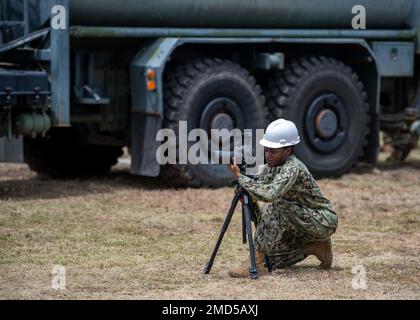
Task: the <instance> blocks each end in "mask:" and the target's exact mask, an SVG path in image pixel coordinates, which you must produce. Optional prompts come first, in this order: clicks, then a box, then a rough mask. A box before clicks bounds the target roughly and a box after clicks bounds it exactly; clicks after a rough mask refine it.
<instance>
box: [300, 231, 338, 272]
mask: <svg viewBox="0 0 420 320" xmlns="http://www.w3.org/2000/svg"><path fill="white" fill-rule="evenodd" d="M304 252H305V254H306V255H308V256H312V255H313V256H315V257H317V258H318V260H319V261H321V264H320V266H319V267H320V268H321V269H330V268H331V266H332V262H333V252H332V244H331V238H330V239H328V240H327V241H322V242H321V241H320V242H312V243H309V244H307V245H306V246H305V248H304Z"/></svg>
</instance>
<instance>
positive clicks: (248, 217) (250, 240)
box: [243, 194, 259, 279]
mask: <svg viewBox="0 0 420 320" xmlns="http://www.w3.org/2000/svg"><path fill="white" fill-rule="evenodd" d="M243 199H244V203H243V210H244V216H245V224H246V231H247V234H248V244H249V253H250V255H251V268H250V270H249V271H250V275H251V279H258V277H259V275H258V269H257V262H256V258H255V247H254V240H253V237H252V225H251V206H250V202H249V200H250V199H249V196H248V195H246V194H245V195H244V197H243Z"/></svg>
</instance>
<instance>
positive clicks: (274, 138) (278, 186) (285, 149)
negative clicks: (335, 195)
mask: <svg viewBox="0 0 420 320" xmlns="http://www.w3.org/2000/svg"><path fill="white" fill-rule="evenodd" d="M299 142H300V137H299V134H298V130H297V128H296V126H295V124H294V123H293V122H290V121H286V120H283V119H280V120H277V121H275V122H273V123H272V124H270V126H269V127H268V128H267V131H266V134H265V136H264V139H263V140H262V141H261V142H260V144H261V145H263V146H264V147H265V155H266V159H267V165H266V166H265V167H264V170H263V171H262V173H261V174H260V175H259V176H258V179H256V180H255V179H251V178H249V177H247V176H245V175H243V174H241V173H240V170H239V168H238V167H237V165H236V164H235V165H232V166H231V170H232V172H233V173H234V175H235V176H236V177H237V178H238V181H239V183H240V185H241V186H242V187H243V188H244V189H246V190H247V191H248V192H249V193H250V194H251V196H252V197H253V198H254V199H255V200H257V201H262V202H266V203H268V205H266V206H263V207H262V208H261V210H260V211H259V212H256V216H257V217H256V218H257V224H256V231H255V239H254V241H255V249H256V257H257V267H258V271H259V274H260V275H264V274H266V273H267V272H268V271H267V270H268V269H267V265H266V262H267V261H268V262H269V263H270V267H271V268H272V269H276V268H285V267H288V266H291V265H294V264H296V263H298V262H300V261H302V260H304V259H306V258H307V257H308V256H310V255H315V256H316V257H317V258H318V259H319V260H320V261H321V265H320V268H323V269H328V268H330V267H331V265H332V260H333V253H332V247H331V235H332V234H334V233H335V231H336V229H337V224H338V219H337V215H336V213H335V212H334V209H333V207H332V205H331V203H330V201H329V200H328V199H327V198H325V197H324V195H323V194H322V192H321V190H320V188H319V186H318V184H317V183H316V181H315V180H314V178H313V177H312V175H311V174H310V172H309V171H308V169H307V168H306V166H305V165H304V164H303V163H302V162H301V161H300V160H299V159H298V158H297V157H296V156H295V155H294V146H295V145H297V144H298V143H299ZM229 275H230V276H231V277H249V259H248V260H247V261H246V262H245V263H244V264H243V265H241V266H238V267H235V268H233V269H232V270H230V272H229Z"/></svg>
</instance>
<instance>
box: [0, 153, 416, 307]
mask: <svg viewBox="0 0 420 320" xmlns="http://www.w3.org/2000/svg"><path fill="white" fill-rule="evenodd" d="M320 185H321V187H322V189H323V191H324V193H325V194H326V195H327V197H329V198H330V199H331V200H332V202H333V203H334V206H335V208H336V211H337V212H338V214H339V219H340V227H339V230H338V232H337V234H336V235H335V236H334V238H333V245H334V252H335V262H334V268H333V269H332V270H329V271H320V270H318V269H317V265H318V262H317V260H316V259H315V258H313V257H310V258H308V259H307V260H305V261H304V262H302V263H300V264H298V265H296V266H294V267H291V268H289V269H285V270H278V271H275V272H274V273H273V274H271V275H269V276H266V277H263V278H261V279H260V280H258V281H252V280H247V279H245V280H237V279H230V278H229V277H228V274H227V272H228V269H229V268H230V267H232V266H233V265H234V264H236V263H238V262H241V261H242V260H244V259H245V258H246V257H247V256H248V253H247V250H246V247H245V246H243V245H242V243H241V221H240V217H241V216H240V214H239V212H238V213H237V214H236V215H235V217H234V221H233V223H232V225H231V228H230V229H229V232H228V233H227V235H226V238H225V240H224V241H223V244H222V247H221V250H220V252H219V255H218V257H217V259H216V263H215V266H214V268H213V271H212V273H211V274H210V275H208V276H205V275H203V274H202V269H203V267H204V265H205V263H206V262H207V260H208V257H209V255H210V253H211V250H212V248H213V245H214V243H215V241H216V238H217V236H218V234H219V231H220V228H221V225H222V222H223V219H224V217H225V215H226V210H227V209H228V207H229V204H230V201H231V198H232V191H231V189H229V188H224V189H219V190H206V189H200V190H193V189H171V188H167V187H166V186H165V185H164V184H163V182H161V181H158V180H152V179H144V178H138V177H132V176H129V175H128V173H127V171H126V170H125V169H124V168H116V169H115V170H114V171H113V172H112V173H110V174H109V175H106V176H105V177H103V178H95V179H91V180H71V181H56V180H42V179H40V178H38V177H37V176H36V175H35V174H34V173H32V172H30V171H29V169H28V168H27V167H26V166H24V165H10V164H2V165H0V298H2V299H348V298H350V299H382V298H384V299H419V298H420V258H419V257H420V233H419V231H420V152H419V151H417V152H416V153H415V154H414V155H413V156H412V157H411V158H410V160H409V161H408V163H407V164H404V165H403V166H400V167H393V166H388V165H385V164H381V165H380V166H379V168H378V169H375V170H374V171H371V172H355V173H352V174H349V175H346V176H345V177H343V178H340V179H336V180H322V181H320ZM54 265H62V266H64V267H65V268H66V288H65V290H54V289H52V279H53V275H52V274H51V272H52V268H53V266H54ZM356 265H362V266H364V268H365V270H366V285H367V288H366V289H365V290H355V289H353V288H352V280H353V278H354V277H355V276H356V275H355V274H353V273H352V268H353V267H354V266H356Z"/></svg>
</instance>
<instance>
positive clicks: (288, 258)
mask: <svg viewBox="0 0 420 320" xmlns="http://www.w3.org/2000/svg"><path fill="white" fill-rule="evenodd" d="M256 216H257V221H258V222H257V225H256V230H255V237H254V242H255V248H256V249H257V250H260V251H263V252H265V253H266V254H267V256H268V260H269V262H270V265H271V267H272V268H273V269H279V268H285V267H288V266H291V265H294V264H296V263H298V262H301V261H303V260H304V259H306V258H307V255H305V253H304V247H305V245H306V244H308V243H310V242H315V241H325V240H328V239H329V237H331V235H332V234H334V233H335V231H336V229H337V225H338V219H337V215H336V214H335V213H334V212H331V211H329V210H325V209H324V210H320V211H316V210H312V209H308V208H306V207H304V206H302V205H300V204H297V203H295V202H290V201H287V200H283V199H282V200H280V201H276V202H275V203H273V204H270V205H268V206H266V207H263V208H261V209H260V210H259V211H258V210H257V212H256Z"/></svg>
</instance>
